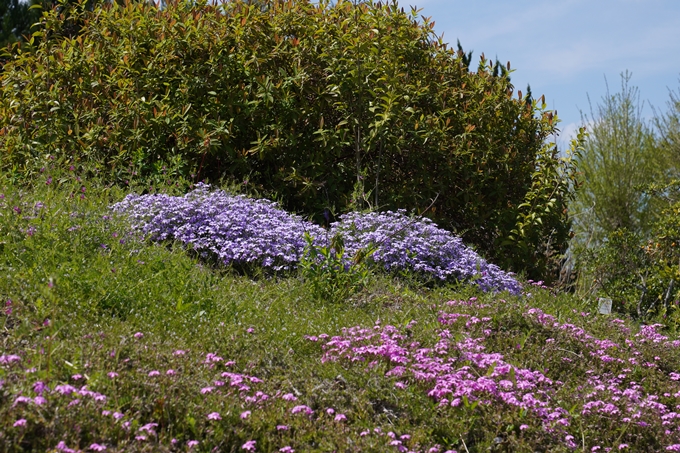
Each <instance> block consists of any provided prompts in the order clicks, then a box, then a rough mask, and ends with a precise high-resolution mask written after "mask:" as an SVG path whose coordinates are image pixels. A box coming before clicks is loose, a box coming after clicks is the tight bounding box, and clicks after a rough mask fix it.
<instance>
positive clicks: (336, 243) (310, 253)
mask: <svg viewBox="0 0 680 453" xmlns="http://www.w3.org/2000/svg"><path fill="white" fill-rule="evenodd" d="M305 241H306V242H307V249H306V251H305V254H304V255H303V257H302V259H301V260H300V271H301V274H302V277H303V278H304V279H305V280H307V281H308V282H309V283H310V285H311V288H312V294H313V296H314V297H315V298H316V299H318V300H320V301H323V302H339V301H343V300H346V299H347V297H349V296H351V295H352V294H354V293H356V292H357V291H359V290H361V289H363V288H364V287H365V286H366V285H367V284H368V281H369V278H370V276H371V270H370V268H369V266H368V263H367V260H366V258H367V257H368V256H369V255H370V254H371V253H373V251H372V249H371V248H362V249H359V250H357V251H356V253H355V254H354V255H353V256H348V255H347V253H346V249H345V246H344V240H343V237H342V235H341V234H340V233H337V232H336V233H335V234H334V236H333V237H332V238H331V240H330V243H328V244H327V245H326V246H319V245H317V244H315V242H316V241H315V239H314V238H312V236H311V235H310V234H309V233H305ZM369 247H370V246H369Z"/></svg>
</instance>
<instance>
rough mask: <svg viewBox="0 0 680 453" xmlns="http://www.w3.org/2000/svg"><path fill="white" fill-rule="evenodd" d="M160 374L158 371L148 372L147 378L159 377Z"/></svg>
mask: <svg viewBox="0 0 680 453" xmlns="http://www.w3.org/2000/svg"><path fill="white" fill-rule="evenodd" d="M160 374H161V372H160V371H158V370H151V371H149V377H154V376H160Z"/></svg>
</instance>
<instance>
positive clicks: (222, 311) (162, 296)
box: [0, 174, 680, 452]
mask: <svg viewBox="0 0 680 453" xmlns="http://www.w3.org/2000/svg"><path fill="white" fill-rule="evenodd" d="M47 178H48V176H47V175H43V176H41V179H39V180H37V181H35V182H34V183H33V184H31V185H28V186H21V185H19V184H14V183H9V182H6V181H5V182H3V183H2V188H1V189H0V193H2V194H3V197H4V198H2V199H1V200H0V297H2V301H3V303H6V305H5V307H3V309H2V314H0V341H2V352H1V353H0V355H3V356H4V357H6V358H7V357H10V356H11V355H16V356H18V357H19V358H20V359H19V360H17V361H15V362H12V363H5V364H2V365H0V382H2V385H1V386H0V451H57V450H55V448H57V446H58V445H59V443H60V442H64V444H63V445H65V448H70V449H73V450H76V451H77V450H82V451H95V450H96V449H97V448H98V447H97V446H106V448H107V449H106V451H109V452H110V451H140V452H141V451H205V452H208V451H224V452H236V451H246V450H245V449H243V448H242V447H243V446H244V445H245V446H246V449H247V445H248V444H247V442H248V441H251V440H254V441H255V442H256V443H255V448H256V451H279V449H281V448H283V447H285V446H290V447H291V448H292V449H294V450H296V451H298V452H302V451H388V452H391V451H400V450H399V448H400V446H403V447H404V448H405V450H404V451H441V452H444V451H447V450H457V451H459V452H465V451H469V452H481V451H532V452H533V451H573V449H572V448H569V447H568V446H567V443H565V440H564V437H565V433H566V434H568V435H572V436H574V440H573V442H574V444H575V445H576V450H578V451H591V448H592V447H595V446H601V447H602V450H600V451H605V450H604V449H605V448H607V447H609V448H614V449H618V448H619V446H620V445H621V444H628V445H630V449H631V450H633V451H658V450H662V449H663V448H665V447H666V446H668V445H671V444H674V443H676V442H675V439H676V436H677V435H676V434H675V431H674V430H675V426H677V422H675V421H673V427H672V429H671V430H672V433H671V434H667V433H664V431H665V430H666V429H667V426H666V425H662V423H661V420H660V419H659V417H657V416H656V415H653V414H651V413H650V414H647V413H643V414H642V419H643V420H648V424H650V425H651V428H650V427H641V426H639V425H636V423H632V422H630V423H627V424H626V423H625V422H624V423H622V422H621V421H620V418H621V417H618V418H617V417H616V416H605V415H606V414H605V415H602V416H599V415H598V416H590V415H582V414H581V412H582V408H583V398H582V394H583V393H584V392H586V390H584V388H589V386H590V385H591V384H589V383H588V377H589V376H592V375H593V374H596V375H598V376H602V377H603V379H605V378H606V379H610V378H612V376H617V375H621V374H625V377H624V378H621V381H622V382H625V383H629V382H631V381H635V382H638V383H641V385H642V387H643V390H644V392H643V393H644V394H645V395H648V394H652V395H658V396H659V401H660V402H661V403H663V404H665V405H667V406H668V407H669V408H670V409H669V410H671V409H672V408H673V407H674V405H676V404H678V402H677V401H676V400H677V398H676V397H675V396H673V395H674V394H675V393H677V392H678V391H679V390H680V386H678V384H677V382H676V381H674V380H673V379H670V378H669V376H670V373H671V372H674V371H677V370H678V369H680V354H678V351H677V348H675V347H669V346H668V345H667V344H666V343H667V342H666V343H663V344H662V343H653V342H642V343H639V342H638V343H639V344H636V346H635V351H637V352H638V355H636V356H635V357H638V359H639V360H638V362H639V365H630V364H629V363H624V364H621V363H618V362H613V363H607V362H603V361H601V360H597V359H596V358H594V356H592V355H591V354H590V353H591V352H592V350H591V348H590V346H588V344H586V343H583V342H582V341H580V340H579V339H578V336H575V335H574V333H573V330H564V329H562V330H560V329H559V328H553V327H551V326H548V325H543V324H540V323H536V322H534V321H532V319H533V318H531V316H529V315H527V313H528V310H529V309H530V308H532V307H535V308H540V309H541V310H542V311H543V312H545V313H549V314H551V315H553V316H555V319H556V322H559V323H561V324H565V323H571V324H573V325H574V326H577V327H580V328H583V329H584V331H585V332H587V333H588V334H590V335H592V336H593V337H596V338H599V339H605V338H606V339H611V340H612V341H614V342H616V343H617V344H618V345H619V346H618V347H617V348H613V349H607V352H608V353H609V354H610V355H611V356H613V357H616V358H621V359H622V360H624V361H625V360H627V359H628V358H629V357H632V352H631V351H632V350H633V349H632V347H626V346H625V345H626V339H629V340H631V341H638V340H637V339H636V337H635V336H634V335H635V333H636V332H637V331H638V329H639V328H638V326H636V325H634V324H633V323H631V322H630V321H625V323H624V327H625V326H627V327H628V328H629V329H631V330H630V332H628V331H626V330H625V329H622V328H621V326H620V325H619V324H617V323H614V322H612V318H611V317H606V316H599V315H596V314H595V313H593V312H594V306H593V303H592V302H591V301H582V300H578V299H576V298H574V297H573V296H571V295H567V294H553V293H552V292H551V291H549V290H546V289H541V288H530V289H532V290H533V291H532V292H533V294H532V295H530V296H527V295H525V296H522V297H513V296H509V295H507V294H506V295H503V294H499V295H493V294H480V293H477V292H475V291H474V290H473V289H471V288H469V287H463V286H456V285H450V286H438V287H427V286H424V285H419V284H418V283H417V282H415V281H406V280H404V279H403V278H397V277H392V276H387V275H379V274H373V275H372V276H371V277H370V279H369V283H368V285H367V286H366V287H364V288H363V289H362V290H360V291H358V292H355V293H354V294H352V295H351V296H349V297H347V298H345V299H343V300H341V301H327V300H322V299H320V298H319V297H315V296H314V294H318V291H314V288H313V286H314V285H313V282H310V281H308V280H305V279H304V278H303V277H302V276H300V275H297V274H295V273H291V274H290V275H286V276H279V277H276V278H274V277H265V276H259V277H258V276H253V275H249V276H244V275H241V274H239V273H237V272H234V271H230V270H229V269H219V268H215V267H214V266H210V265H207V264H206V263H201V262H200V261H199V260H197V259H196V258H195V257H192V256H191V255H190V254H189V253H186V251H185V250H183V248H182V247H180V246H178V245H173V244H154V243H150V242H147V241H144V240H142V239H140V238H137V237H134V236H131V235H130V234H128V233H127V231H128V230H127V226H126V224H125V221H124V219H117V218H110V217H108V216H110V212H109V211H108V206H109V205H110V204H112V203H114V202H116V201H119V200H120V199H122V198H123V196H124V195H125V193H124V191H122V190H121V189H117V188H110V187H107V186H105V185H103V184H101V183H97V182H96V181H89V182H84V183H83V182H79V181H78V180H76V177H75V175H69V174H65V175H64V176H63V177H61V179H59V178H56V177H54V178H53V179H52V180H51V182H50V184H47V182H48V179H47ZM83 188H84V190H83ZM38 202H40V203H42V204H43V205H44V206H42V207H36V203H38ZM38 206H39V205H38ZM15 208H16V209H15ZM18 211H20V212H18ZM471 298H472V299H471ZM474 298H477V299H476V300H475V299H474ZM448 301H466V303H463V304H461V303H457V304H447V302H448ZM441 312H446V313H459V314H464V315H468V316H476V317H477V318H479V319H481V318H488V320H486V321H483V322H479V323H478V324H471V325H469V326H467V327H465V326H464V324H465V323H464V322H463V323H461V322H460V321H459V322H457V323H455V324H452V325H451V326H443V325H442V323H441V321H440V320H439V318H440V316H441ZM582 312H590V314H588V315H582V314H581V313H582ZM466 319H469V318H466ZM412 321H416V323H415V324H414V323H412ZM388 325H391V326H394V327H395V328H396V329H397V330H398V331H399V332H400V335H402V336H403V338H402V339H401V340H399V341H400V342H401V343H400V344H403V345H404V347H407V345H409V344H412V343H414V342H418V343H419V344H420V345H421V346H422V347H428V348H432V347H434V345H435V344H437V342H438V341H440V340H441V338H442V335H443V333H442V332H443V329H444V328H445V327H446V328H447V329H449V333H450V335H452V338H453V339H455V340H456V341H462V340H464V339H465V338H466V337H474V338H484V345H485V347H486V352H496V353H499V354H502V355H503V358H504V360H505V361H506V362H508V363H510V364H512V365H514V366H516V367H518V368H524V369H531V370H538V371H541V372H542V373H543V374H545V376H547V377H548V378H550V379H552V380H554V381H558V380H559V381H562V383H563V385H562V386H558V389H557V390H556V392H555V393H554V394H552V396H551V398H552V402H553V403H554V405H555V406H559V407H562V408H566V409H567V410H568V411H569V412H570V414H569V416H568V418H569V422H570V425H569V427H567V428H564V429H563V428H562V427H560V426H557V425H556V426H554V427H553V428H550V429H546V426H545V425H544V424H543V423H542V422H541V419H540V418H539V417H537V416H536V415H535V414H533V413H532V412H531V411H522V410H518V409H517V408H516V407H513V406H511V405H503V404H496V403H494V404H485V402H484V398H481V401H477V402H475V401H471V400H470V401H469V400H464V401H463V402H462V403H461V404H459V405H458V406H455V407H452V406H450V405H447V404H440V402H439V401H437V400H435V399H434V398H433V397H430V396H428V390H429V389H430V388H431V385H430V384H429V383H428V382H427V381H422V382H419V381H417V380H416V379H413V378H412V377H411V378H407V379H405V380H404V379H402V380H400V379H399V378H398V377H394V376H391V375H387V374H386V373H387V372H389V371H390V370H391V369H392V368H393V367H394V364H393V363H390V362H389V360H383V359H381V358H380V357H374V359H375V360H365V361H360V360H355V361H352V360H351V359H339V360H324V357H326V358H329V357H330V355H332V354H330V352H329V350H328V348H329V347H328V346H327V347H326V348H324V346H323V345H324V343H326V342H328V341H329V340H330V338H328V339H325V341H324V339H323V338H322V339H320V340H317V341H313V339H309V337H310V336H311V337H319V335H322V334H326V335H328V336H329V337H333V336H341V335H345V336H347V334H346V333H343V328H348V327H353V326H361V327H364V328H368V329H373V330H374V331H376V332H382V331H383V330H382V329H383V327H384V326H388ZM374 326H380V327H379V328H374ZM673 338H674V337H673ZM671 339H672V338H671ZM370 341H373V340H370ZM370 341H369V343H370ZM177 351H184V353H183V354H180V353H179V352H177ZM209 353H211V354H216V355H217V356H219V357H221V358H222V359H224V360H220V361H215V362H210V361H209V360H206V359H207V355H208V354H209ZM329 354H330V355H329ZM451 354H453V355H454V356H455V355H456V354H459V353H453V352H452V353H451ZM357 357H358V356H357ZM655 357H657V358H656V359H655ZM206 362H208V363H206ZM232 362H233V363H232ZM645 362H649V363H654V364H655V365H654V366H653V367H646V366H644V365H643V364H644V363H645ZM169 370H171V371H170V372H169ZM625 370H628V371H625ZM477 371H479V370H477ZM477 371H476V372H477ZM481 372H482V373H484V372H487V373H488V374H489V375H490V374H491V373H492V372H493V368H492V367H491V368H489V370H481ZM110 373H115V374H110ZM222 373H235V374H238V375H244V376H246V379H247V377H248V376H254V377H257V378H258V380H255V382H249V383H248V385H249V387H250V389H248V390H244V391H238V390H237V387H235V386H231V385H230V379H231V377H230V376H233V375H224V376H223V375H222ZM74 376H75V377H74ZM79 376H80V377H79ZM235 378H236V379H237V378H238V377H237V376H236V377H235ZM259 380H261V382H260V381H259ZM215 381H222V382H224V385H219V382H218V383H217V384H216V383H215ZM402 381H406V384H408V385H406V386H405V388H398V387H395V383H397V382H402ZM38 382H41V383H44V384H46V385H47V386H48V387H49V388H50V389H51V391H50V392H43V396H44V398H45V401H44V402H42V404H38V403H37V402H36V400H35V397H36V396H38V395H39V394H40V392H39V389H36V388H35V385H36V383H38ZM65 384H70V385H72V386H74V387H75V388H77V389H78V390H81V388H82V386H83V385H87V390H89V391H92V392H96V393H95V394H88V393H87V392H86V391H85V392H82V393H84V394H83V395H60V394H58V392H57V391H56V388H57V386H59V385H65ZM621 385H623V384H621ZM202 389H204V390H203V392H202V391H201V390H202ZM205 389H210V390H205ZM257 392H263V394H265V395H266V397H263V396H262V394H258V393H257ZM285 394H292V395H294V396H295V397H296V398H297V400H296V401H289V400H287V399H283V398H281V396H282V395H285ZM98 395H104V396H105V397H106V399H105V401H103V400H102V401H97V399H101V398H99V397H98ZM665 395H669V396H665ZM21 396H24V397H28V398H31V399H32V401H31V402H23V400H22V399H21V398H20V397H21ZM248 398H251V399H250V400H249V399H248ZM252 398H255V401H252ZM602 398H603V399H606V395H604V396H603V397H602ZM75 400H78V402H77V403H74V402H73V401H75ZM297 405H305V406H308V407H309V408H311V410H313V411H314V412H313V414H312V415H310V416H305V415H303V414H300V413H298V414H294V413H292V409H293V408H294V407H295V406H297ZM328 408H333V409H334V411H335V413H334V414H328V413H327V409H328ZM246 411H250V412H249V413H247V412H246ZM215 412H216V413H219V414H220V418H221V419H220V420H211V419H209V417H208V415H209V414H211V413H215ZM114 414H121V415H122V417H121V418H120V419H117V418H116V417H114ZM246 414H248V415H247V416H246ZM337 414H344V415H345V417H346V420H337V421H336V420H335V416H336V415H337ZM22 420H23V421H22ZM151 423H154V424H157V425H155V426H154V425H151V426H147V428H146V429H144V428H143V427H145V425H148V424H151ZM282 425H285V426H286V427H287V429H277V426H282ZM520 427H521V428H520ZM140 428H141V430H140ZM551 429H552V431H551ZM366 431H369V434H366V433H365V432H366ZM362 433H364V434H363V435H362ZM404 435H407V436H410V437H404V438H400V436H404ZM140 436H143V437H144V438H143V439H142V438H141V437H140ZM190 441H197V442H198V443H197V445H195V446H191V447H190V446H188V445H187V443H188V442H190ZM394 442H401V445H391V443H394ZM430 449H433V450H430ZM62 451H67V450H62ZM284 451H285V450H284ZM616 451H618V450H616Z"/></svg>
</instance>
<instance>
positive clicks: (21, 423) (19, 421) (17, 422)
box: [12, 418, 26, 428]
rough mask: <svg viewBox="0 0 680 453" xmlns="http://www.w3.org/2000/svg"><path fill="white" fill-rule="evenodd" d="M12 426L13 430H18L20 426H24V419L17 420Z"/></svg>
mask: <svg viewBox="0 0 680 453" xmlns="http://www.w3.org/2000/svg"><path fill="white" fill-rule="evenodd" d="M12 426H14V427H15V428H18V427H20V426H26V419H25V418H20V419H19V420H17V421H15V422H14V425H12Z"/></svg>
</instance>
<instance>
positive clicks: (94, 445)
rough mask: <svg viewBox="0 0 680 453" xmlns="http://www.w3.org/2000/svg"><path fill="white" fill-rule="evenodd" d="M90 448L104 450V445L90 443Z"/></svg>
mask: <svg viewBox="0 0 680 453" xmlns="http://www.w3.org/2000/svg"><path fill="white" fill-rule="evenodd" d="M90 450H94V451H104V450H106V445H100V444H92V445H90Z"/></svg>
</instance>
